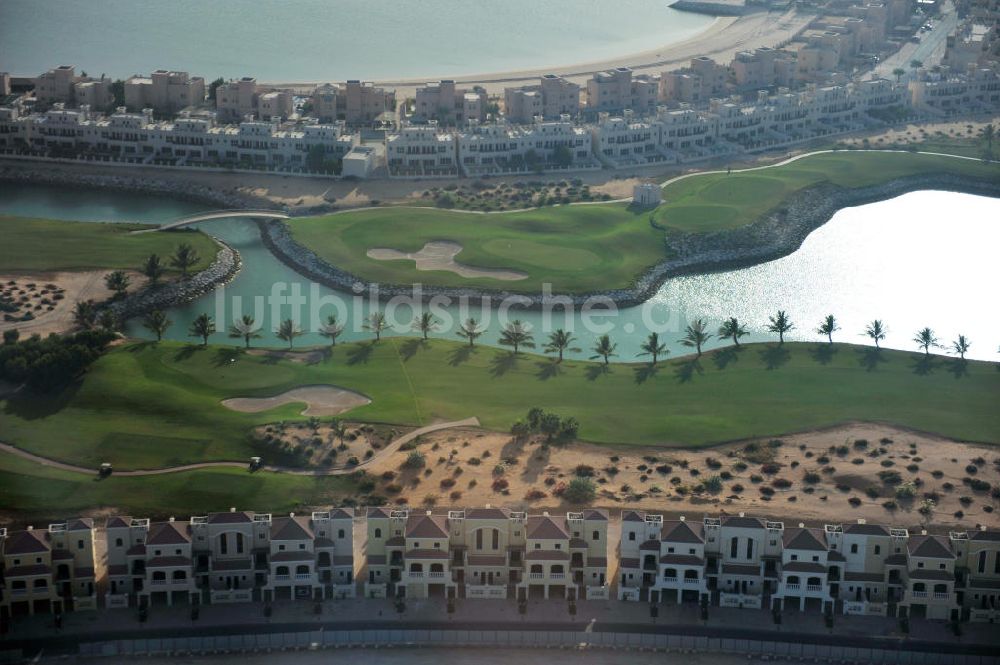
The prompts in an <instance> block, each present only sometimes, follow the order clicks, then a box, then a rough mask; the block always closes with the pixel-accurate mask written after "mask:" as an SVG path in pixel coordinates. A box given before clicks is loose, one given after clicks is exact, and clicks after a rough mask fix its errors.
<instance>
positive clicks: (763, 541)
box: [618, 511, 1000, 622]
mask: <svg viewBox="0 0 1000 665" xmlns="http://www.w3.org/2000/svg"><path fill="white" fill-rule="evenodd" d="M618 555H619V570H618V598H619V599H622V600H632V601H639V600H643V601H649V602H651V603H657V602H677V603H680V602H684V601H692V602H701V603H704V604H712V605H719V606H721V607H738V608H755V609H771V610H776V611H780V610H782V609H783V608H786V607H794V608H798V609H800V610H809V609H812V610H815V611H821V612H831V613H832V612H843V613H844V614H861V615H879V616H899V617H904V616H905V617H912V618H928V619H936V620H954V621H957V620H972V621H986V622H997V621H1000V530H987V529H978V530H974V531H954V532H951V533H949V534H948V535H947V536H942V535H930V534H927V533H926V532H925V531H921V532H920V533H910V532H909V531H907V530H906V529H901V528H892V527H887V526H882V525H877V524H868V523H867V522H866V521H865V520H860V519H859V520H858V521H857V522H855V523H853V524H828V525H825V526H824V527H823V528H821V529H820V528H808V527H805V526H804V525H802V524H799V525H798V526H794V527H786V526H785V524H784V523H783V522H776V521H770V520H765V519H760V518H756V517H750V516H747V515H745V514H744V513H740V514H738V515H730V516H723V517H705V518H704V519H703V520H701V521H700V522H699V521H691V520H686V519H684V518H681V519H679V520H667V519H664V517H663V516H662V515H658V514H652V513H646V512H641V511H626V512H625V513H623V514H622V537H621V542H620V544H619V547H618Z"/></svg>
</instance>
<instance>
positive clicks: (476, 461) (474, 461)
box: [469, 457, 483, 466]
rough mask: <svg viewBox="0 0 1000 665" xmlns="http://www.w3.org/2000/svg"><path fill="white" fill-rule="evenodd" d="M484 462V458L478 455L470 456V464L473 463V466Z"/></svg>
mask: <svg viewBox="0 0 1000 665" xmlns="http://www.w3.org/2000/svg"><path fill="white" fill-rule="evenodd" d="M482 463H483V460H481V459H479V458H478V457H470V458H469V464H471V465H472V466H479V465H480V464H482Z"/></svg>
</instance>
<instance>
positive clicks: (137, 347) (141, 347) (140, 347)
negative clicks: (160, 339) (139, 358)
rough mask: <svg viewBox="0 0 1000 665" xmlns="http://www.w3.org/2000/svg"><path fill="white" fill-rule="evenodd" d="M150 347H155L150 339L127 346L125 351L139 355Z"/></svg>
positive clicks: (154, 343)
mask: <svg viewBox="0 0 1000 665" xmlns="http://www.w3.org/2000/svg"><path fill="white" fill-rule="evenodd" d="M151 346H156V342H155V341H154V340H151V339H147V340H143V341H141V342H136V343H135V344H129V345H128V346H127V347H125V348H126V349H128V352H129V353H141V352H143V351H145V350H146V349H148V348H149V347H151Z"/></svg>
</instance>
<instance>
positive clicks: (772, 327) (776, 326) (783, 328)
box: [767, 309, 795, 344]
mask: <svg viewBox="0 0 1000 665" xmlns="http://www.w3.org/2000/svg"><path fill="white" fill-rule="evenodd" d="M769 321H770V323H769V324H768V326H767V329H768V331H769V332H773V333H778V343H779V344H784V343H785V333H786V332H788V331H790V330H794V329H795V325H794V324H793V323H792V320H791V319H790V318H788V315H787V314H785V310H783V309H779V310H778V313H777V314H775V315H774V316H772V317H769Z"/></svg>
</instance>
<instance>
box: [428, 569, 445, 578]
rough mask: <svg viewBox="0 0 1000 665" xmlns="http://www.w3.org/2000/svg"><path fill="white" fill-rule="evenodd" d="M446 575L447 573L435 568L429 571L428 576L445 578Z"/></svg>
mask: <svg viewBox="0 0 1000 665" xmlns="http://www.w3.org/2000/svg"><path fill="white" fill-rule="evenodd" d="M444 575H445V574H444V573H443V572H441V571H435V570H432V571H430V572H429V573H427V577H428V578H429V579H432V580H443V579H444Z"/></svg>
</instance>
